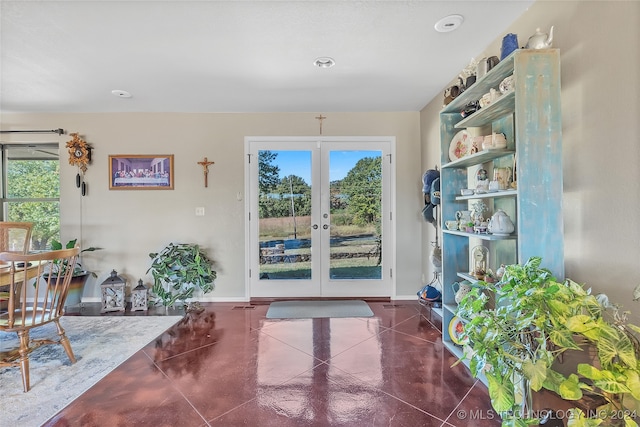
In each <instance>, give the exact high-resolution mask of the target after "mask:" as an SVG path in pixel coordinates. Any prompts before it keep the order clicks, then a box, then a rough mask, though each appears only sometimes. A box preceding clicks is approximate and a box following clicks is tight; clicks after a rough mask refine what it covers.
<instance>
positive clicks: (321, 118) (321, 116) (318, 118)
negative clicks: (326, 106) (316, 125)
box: [316, 113, 326, 135]
mask: <svg viewBox="0 0 640 427" xmlns="http://www.w3.org/2000/svg"><path fill="white" fill-rule="evenodd" d="M324 119H326V117H325V116H323V115H322V113H320V115H319V116H316V120H320V135H322V121H323V120H324Z"/></svg>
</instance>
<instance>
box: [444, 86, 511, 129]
mask: <svg viewBox="0 0 640 427" xmlns="http://www.w3.org/2000/svg"><path fill="white" fill-rule="evenodd" d="M515 107H516V93H515V91H513V90H512V91H511V92H507V93H506V94H504V95H502V96H501V97H500V98H498V99H497V100H495V101H493V102H492V103H491V104H489V105H488V106H486V107H484V108H481V109H480V110H478V111H476V112H475V113H473V114H472V115H470V116H469V117H465V118H464V119H462V120H460V121H459V122H458V123H456V126H455V127H456V128H458V129H465V128H470V127H480V126H484V125H489V124H491V123H492V122H493V121H494V120H496V119H499V118H501V117H504V116H506V115H508V114H513V112H514V111H515Z"/></svg>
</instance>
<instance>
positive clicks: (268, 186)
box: [258, 150, 280, 194]
mask: <svg viewBox="0 0 640 427" xmlns="http://www.w3.org/2000/svg"><path fill="white" fill-rule="evenodd" d="M276 157H278V153H274V152H272V151H268V150H261V151H260V152H259V153H258V188H259V189H260V193H263V194H268V193H270V192H272V191H273V189H274V188H275V187H276V185H278V182H279V178H278V177H279V175H280V168H279V167H278V166H277V165H274V164H273V161H274V160H275V159H276Z"/></svg>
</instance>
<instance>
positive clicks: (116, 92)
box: [111, 89, 131, 98]
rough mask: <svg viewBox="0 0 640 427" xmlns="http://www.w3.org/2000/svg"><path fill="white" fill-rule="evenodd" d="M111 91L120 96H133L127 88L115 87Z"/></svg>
mask: <svg viewBox="0 0 640 427" xmlns="http://www.w3.org/2000/svg"><path fill="white" fill-rule="evenodd" d="M111 93H112V94H113V95H115V96H117V97H118V98H131V94H130V93H129V92H127V91H126V90H120V89H114V90H112V91H111Z"/></svg>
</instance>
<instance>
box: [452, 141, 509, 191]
mask: <svg viewBox="0 0 640 427" xmlns="http://www.w3.org/2000/svg"><path fill="white" fill-rule="evenodd" d="M512 154H515V151H513V150H507V149H504V150H502V149H496V150H482V151H479V152H477V153H474V154H471V155H469V156H464V157H461V158H459V159H457V160H454V161H451V162H449V163H445V164H444V165H442V168H443V169H444V168H460V169H462V168H468V167H469V166H475V165H479V164H482V163H486V162H490V161H492V160H495V159H499V158H500V157H504V156H509V155H512ZM487 194H489V193H487Z"/></svg>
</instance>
